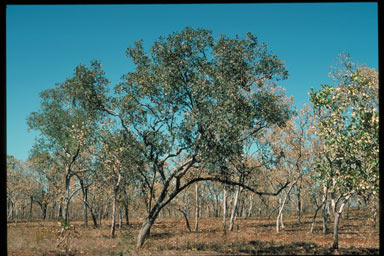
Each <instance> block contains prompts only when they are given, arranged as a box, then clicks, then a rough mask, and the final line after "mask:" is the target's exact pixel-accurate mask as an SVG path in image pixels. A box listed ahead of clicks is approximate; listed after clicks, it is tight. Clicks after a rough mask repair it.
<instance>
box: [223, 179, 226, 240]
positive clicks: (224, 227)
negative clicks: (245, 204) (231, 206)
mask: <svg viewBox="0 0 384 256" xmlns="http://www.w3.org/2000/svg"><path fill="white" fill-rule="evenodd" d="M226 216H227V190H226V189H225V186H224V191H223V232H224V235H225V234H226V220H225V218H226Z"/></svg>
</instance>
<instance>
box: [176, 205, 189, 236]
mask: <svg viewBox="0 0 384 256" xmlns="http://www.w3.org/2000/svg"><path fill="white" fill-rule="evenodd" d="M178 210H179V211H180V212H181V213H182V214H183V216H184V219H185V225H186V226H187V229H188V231H189V232H192V230H191V226H190V225H189V221H188V216H187V213H186V212H185V211H183V210H182V209H178Z"/></svg>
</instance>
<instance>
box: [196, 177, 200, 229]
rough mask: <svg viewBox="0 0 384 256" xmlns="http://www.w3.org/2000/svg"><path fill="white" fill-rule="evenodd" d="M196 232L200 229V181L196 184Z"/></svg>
mask: <svg viewBox="0 0 384 256" xmlns="http://www.w3.org/2000/svg"><path fill="white" fill-rule="evenodd" d="M195 196H196V199H195V232H197V231H199V183H198V182H196V184H195Z"/></svg>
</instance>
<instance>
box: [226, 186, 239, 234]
mask: <svg viewBox="0 0 384 256" xmlns="http://www.w3.org/2000/svg"><path fill="white" fill-rule="evenodd" d="M240 193H241V188H240V186H238V188H237V190H236V195H235V200H234V202H233V207H232V212H231V218H230V220H229V229H228V230H229V231H233V223H234V222H235V215H236V208H237V204H238V202H239V195H240Z"/></svg>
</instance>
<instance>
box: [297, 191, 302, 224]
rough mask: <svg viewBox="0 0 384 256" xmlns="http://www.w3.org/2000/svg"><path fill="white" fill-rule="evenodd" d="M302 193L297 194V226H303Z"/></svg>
mask: <svg viewBox="0 0 384 256" xmlns="http://www.w3.org/2000/svg"><path fill="white" fill-rule="evenodd" d="M300 193H301V191H300V189H299V191H298V192H297V224H301V195H300Z"/></svg>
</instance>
